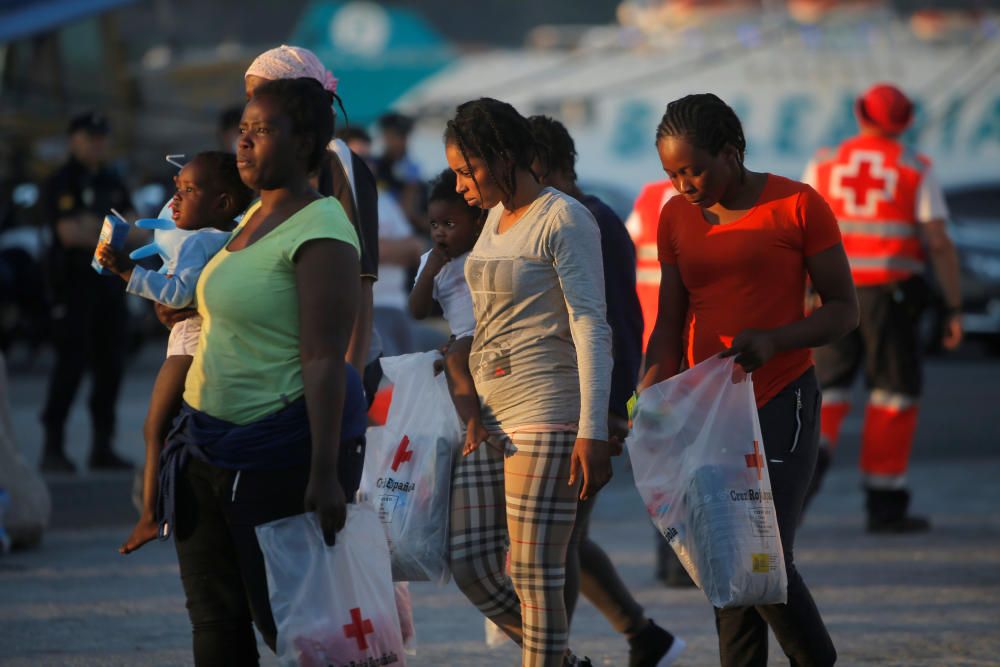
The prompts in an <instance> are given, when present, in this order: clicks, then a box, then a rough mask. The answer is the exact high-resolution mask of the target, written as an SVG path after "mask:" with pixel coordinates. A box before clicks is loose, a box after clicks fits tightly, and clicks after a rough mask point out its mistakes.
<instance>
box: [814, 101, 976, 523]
mask: <svg viewBox="0 0 1000 667" xmlns="http://www.w3.org/2000/svg"><path fill="white" fill-rule="evenodd" d="M854 110H855V115H856V116H857V119H858V125H859V126H860V128H861V132H860V133H859V134H858V136H856V137H853V138H851V139H848V140H847V141H845V142H844V143H842V144H841V145H840V146H839V147H838V148H836V149H833V150H822V151H820V153H819V155H817V157H816V158H815V159H814V160H813V161H812V162H811V163H810V164H809V166H808V167H807V168H806V173H805V176H804V177H803V179H802V180H803V181H805V182H806V183H809V184H810V185H812V186H813V187H815V188H816V190H817V191H818V192H819V193H820V194H822V195H823V196H824V197H825V198H826V200H827V201H828V202H829V203H830V206H832V207H833V212H834V214H835V215H836V216H837V220H838V221H839V223H840V231H841V233H842V234H843V235H844V248H845V249H846V250H847V257H848V259H849V260H850V262H851V273H852V275H853V276H854V283H855V284H856V285H857V286H858V300H859V302H860V304H861V326H859V327H858V329H857V330H856V331H853V332H852V333H851V334H850V335H849V336H847V337H846V338H843V339H841V340H839V341H837V342H836V343H833V344H832V345H828V346H826V347H822V348H820V349H818V350H817V351H816V370H817V372H818V374H819V383H820V386H821V387H822V388H823V413H822V427H821V431H822V435H821V447H820V457H819V463H818V465H817V469H816V477H815V479H814V481H813V486H812V488H811V489H810V496H811V495H812V494H813V493H815V492H816V491H817V490H818V488H819V485H820V484H821V482H822V479H823V476H824V475H825V473H826V470H827V468H828V467H829V464H830V460H831V458H832V456H833V451H834V448H835V447H836V445H837V441H838V439H839V437H840V426H841V423H842V422H843V420H844V417H846V416H847V413H848V411H849V410H850V395H851V385H852V384H853V383H854V378H855V376H856V374H857V371H858V369H859V368H860V367H862V366H863V367H864V376H865V384H866V385H867V386H868V389H869V390H870V393H869V395H868V409H867V411H866V412H865V422H864V429H863V431H862V434H861V474H862V481H863V483H864V488H865V494H866V502H865V504H866V509H867V513H868V524H867V528H868V531H869V532H872V533H912V532H918V531H924V530H927V529H929V528H930V522H929V521H928V520H927V519H925V518H923V517H916V516H911V515H910V514H909V505H910V492H909V491H908V490H907V485H906V469H907V466H908V464H909V460H910V452H911V451H912V449H913V438H914V435H915V433H916V428H917V411H918V407H919V399H920V394H921V391H922V385H923V377H922V373H921V350H920V346H921V343H920V336H919V334H918V330H917V329H918V324H919V321H920V314H921V312H922V311H923V309H924V307H925V305H926V304H927V302H928V300H929V293H928V292H929V290H928V287H927V283H926V282H925V280H924V273H925V270H926V266H927V261H928V260H930V263H931V266H932V268H933V270H934V276H935V277H936V278H937V282H938V285H939V286H940V288H941V291H942V293H943V295H944V302H945V306H946V314H947V320H946V322H945V327H944V337H943V340H942V345H943V347H944V348H945V349H946V350H953V349H955V348H956V347H958V345H959V343H961V341H962V319H961V313H962V291H961V286H960V285H959V268H958V256H957V254H956V252H955V244H954V243H952V240H951V238H950V237H949V236H948V228H947V219H948V209H947V206H946V205H945V202H944V196H943V195H942V193H941V187H940V186H939V185H938V182H937V178H936V176H935V174H934V171H933V169H932V168H931V162H930V160H929V159H928V158H927V157H926V156H924V155H920V154H918V153H916V152H915V151H913V150H912V149H910V148H908V147H907V146H906V145H904V144H903V142H902V141H901V140H900V136H901V135H902V134H903V132H905V131H906V129H907V128H908V127H909V126H910V123H911V122H912V121H913V115H914V109H913V103H912V102H911V101H910V100H909V98H907V97H906V95H905V94H904V93H903V92H902V91H901V90H899V89H898V88H896V87H895V86H893V85H890V84H886V83H880V84H877V85H875V86H872V87H871V88H870V89H868V91H866V92H865V93H864V95H862V96H861V97H859V98H858V100H857V102H856V103H855V106H854ZM925 248H926V251H925Z"/></svg>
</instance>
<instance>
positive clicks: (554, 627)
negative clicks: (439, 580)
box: [451, 431, 579, 667]
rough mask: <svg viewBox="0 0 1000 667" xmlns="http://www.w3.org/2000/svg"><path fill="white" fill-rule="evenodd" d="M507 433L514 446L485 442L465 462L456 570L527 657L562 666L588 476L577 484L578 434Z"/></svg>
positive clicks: (460, 468) (457, 486)
mask: <svg viewBox="0 0 1000 667" xmlns="http://www.w3.org/2000/svg"><path fill="white" fill-rule="evenodd" d="M495 440H497V441H500V438H496V439H495ZM504 441H505V442H506V451H505V452H500V451H498V449H497V448H495V447H494V446H491V445H487V444H482V445H480V446H479V448H478V449H477V450H476V451H475V452H473V453H472V454H470V455H469V456H466V457H462V458H461V460H460V461H459V463H458V465H457V467H456V470H455V475H454V478H453V481H452V501H451V503H452V504H451V568H452V574H453V575H454V577H455V583H456V584H458V587H459V588H460V589H461V590H462V592H463V593H465V595H466V597H468V598H469V600H470V601H472V603H473V604H474V605H476V607H478V608H479V610H480V611H481V612H482V613H483V614H484V615H486V616H488V617H489V618H490V619H492V620H493V622H494V623H496V624H497V625H498V626H499V627H500V628H501V629H502V630H503V631H504V632H506V633H507V635H508V636H510V638H511V639H513V640H514V641H516V642H517V643H518V644H520V645H521V650H522V665H524V666H526V667H560V666H561V665H562V664H563V655H564V653H565V651H566V643H567V640H568V635H569V624H568V621H567V618H566V605H565V602H564V600H563V587H564V585H565V580H566V548H567V545H568V544H569V541H570V536H571V534H572V532H573V522H574V520H575V518H576V506H577V496H578V494H579V484H575V485H573V486H569V484H568V480H569V467H570V455H571V454H572V453H573V444H574V443H575V441H576V434H575V433H573V432H569V431H560V432H554V433H519V434H517V435H515V436H513V438H511V439H505V440H504ZM508 535H509V538H510V576H509V577H508V576H507V574H506V573H505V568H504V565H505V561H506V554H507V540H508Z"/></svg>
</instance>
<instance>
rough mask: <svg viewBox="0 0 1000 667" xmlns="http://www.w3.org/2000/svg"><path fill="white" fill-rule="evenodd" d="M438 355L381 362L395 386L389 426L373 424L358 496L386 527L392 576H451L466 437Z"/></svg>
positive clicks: (442, 578)
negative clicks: (455, 492) (451, 527)
mask: <svg viewBox="0 0 1000 667" xmlns="http://www.w3.org/2000/svg"><path fill="white" fill-rule="evenodd" d="M440 358H441V355H440V354H439V353H437V352H423V353H418V354H406V355H402V356H399V357H389V358H386V359H382V370H383V372H384V373H385V376H386V378H388V380H389V382H391V383H392V384H393V390H392V403H391V405H390V406H389V416H388V418H387V420H386V423H385V426H383V427H378V428H370V429H368V434H367V445H366V449H365V466H364V471H363V474H362V477H361V486H360V488H359V490H358V497H359V498H364V499H366V501H368V502H370V503H371V504H372V505H373V506H374V507H375V509H376V510H377V511H378V514H379V518H380V519H381V520H382V523H383V525H384V526H385V531H386V535H387V537H388V539H389V550H390V553H391V554H392V577H393V580H394V581H434V582H437V583H439V584H444V583H446V582H447V581H448V578H449V576H450V570H449V568H448V523H449V515H450V499H451V473H452V467H453V464H454V459H455V453H456V452H457V451H458V447H459V444H460V441H461V437H462V430H461V426H460V424H459V420H458V415H457V414H456V412H455V407H454V405H453V404H452V402H451V396H450V395H449V394H448V382H447V380H446V378H445V376H444V373H439V374H438V375H434V360H435V359H440Z"/></svg>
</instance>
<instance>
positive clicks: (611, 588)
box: [528, 116, 685, 667]
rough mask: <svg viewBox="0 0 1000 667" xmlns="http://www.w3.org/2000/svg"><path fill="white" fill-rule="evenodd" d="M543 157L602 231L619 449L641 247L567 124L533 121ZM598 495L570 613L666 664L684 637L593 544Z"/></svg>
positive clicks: (583, 523)
mask: <svg viewBox="0 0 1000 667" xmlns="http://www.w3.org/2000/svg"><path fill="white" fill-rule="evenodd" d="M528 120H529V121H530V122H531V129H532V132H533V134H534V138H535V144H536V149H537V153H538V157H537V158H536V159H535V162H534V163H533V165H532V170H533V171H534V172H535V175H536V176H537V177H538V180H539V182H540V183H541V184H542V185H546V186H549V187H553V188H555V189H556V190H559V191H560V192H564V193H565V194H568V195H569V196H570V197H573V198H574V199H576V200H577V201H579V202H580V203H581V204H583V205H584V206H586V207H587V210H588V211H590V212H591V214H592V215H593V216H594V219H595V220H597V226H598V227H599V228H600V230H601V259H602V263H603V266H604V297H605V301H606V302H607V318H608V325H609V326H610V327H611V349H612V352H613V358H614V367H613V370H612V373H611V396H610V402H609V403H608V433H609V435H610V437H611V438H612V441H613V444H614V446H616V447H617V448H618V453H620V452H621V445H622V443H623V442H624V440H625V436H627V435H628V407H627V403H628V400H629V398H630V397H631V395H632V392H633V390H634V389H635V385H636V382H637V381H638V379H639V370H640V365H641V363H642V310H641V308H640V307H639V297H638V295H637V294H636V289H635V246H633V245H632V240H631V239H630V238H629V235H628V232H627V231H626V229H625V225H624V224H623V223H622V221H621V218H619V217H618V216H617V215H616V214H615V212H614V211H612V210H611V209H610V208H609V207H608V205H607V204H605V203H604V202H603V201H601V200H600V199H599V198H597V197H595V196H593V195H588V194H586V193H584V192H582V191H581V190H580V188H579V186H578V185H577V183H576V146H575V144H574V143H573V137H571V136H570V134H569V131H567V129H566V127H565V126H564V125H563V124H562V123H560V122H559V121H557V120H554V119H552V118H549V117H548V116H532V117H531V118H529V119H528ZM596 501H597V496H596V495H593V496H591V497H589V498H587V499H586V500H584V501H581V502H580V504H579V506H578V507H577V510H576V524H575V525H574V526H573V536H572V538H571V539H570V544H569V550H568V552H567V555H566V613H567V615H568V616H569V618H570V620H571V621H572V618H573V611H574V610H575V609H576V603H577V599H578V598H579V594H580V591H581V589H582V591H583V594H584V595H585V596H586V597H587V599H588V600H590V601H591V602H592V603H593V604H594V606H595V607H597V609H598V610H599V611H600V612H601V613H602V614H604V617H605V618H607V619H608V622H609V623H611V627H613V628H614V629H615V630H616V631H618V632H620V633H622V634H624V635H625V636H626V638H627V639H628V644H629V667H655V666H656V665H660V666H662V667H666V666H667V665H671V664H673V663H674V662H675V661H676V660H677V658H678V657H679V656H680V654H681V653H682V652H683V651H684V647H685V643H684V640H683V639H680V638H679V637H674V636H673V635H672V634H670V633H669V632H667V631H666V630H664V629H663V628H661V627H660V626H658V625H657V624H656V623H654V622H653V621H652V620H650V619H649V618H648V617H647V616H646V615H645V612H644V611H643V609H642V606H641V605H640V604H639V603H638V602H636V600H635V598H634V597H632V594H631V593H629V591H628V589H627V588H626V587H625V583H624V582H623V581H622V580H621V577H620V576H618V571H617V570H616V569H615V566H614V564H613V563H612V562H611V559H610V558H608V555H607V554H606V553H605V552H604V550H603V549H602V548H601V547H600V545H598V544H597V543H596V542H594V541H593V540H591V539H590V537H589V535H588V532H589V528H590V515H591V513H592V512H593V509H594V504H595V502H596Z"/></svg>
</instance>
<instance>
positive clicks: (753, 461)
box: [743, 440, 764, 482]
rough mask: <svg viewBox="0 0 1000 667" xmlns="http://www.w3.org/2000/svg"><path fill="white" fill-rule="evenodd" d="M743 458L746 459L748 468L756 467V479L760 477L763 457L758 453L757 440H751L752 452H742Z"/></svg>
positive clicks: (762, 468) (758, 479)
mask: <svg viewBox="0 0 1000 667" xmlns="http://www.w3.org/2000/svg"><path fill="white" fill-rule="evenodd" d="M743 458H744V459H746V462H747V467H748V468H756V469H757V481H758V482H759V481H760V480H761V479H762V472H763V470H764V457H763V456H762V455H761V453H760V445H759V444H757V441H756V440H754V441H753V454H744V455H743Z"/></svg>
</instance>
